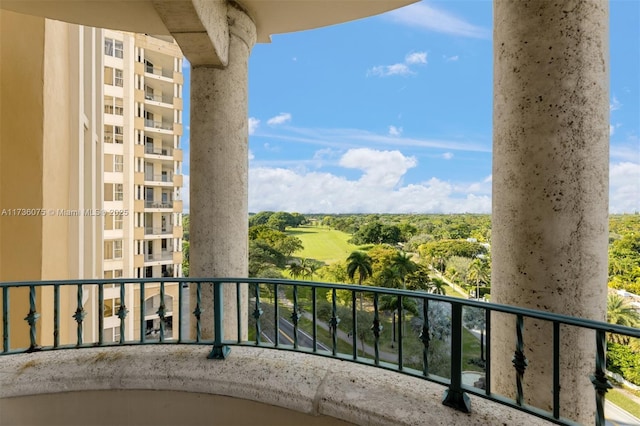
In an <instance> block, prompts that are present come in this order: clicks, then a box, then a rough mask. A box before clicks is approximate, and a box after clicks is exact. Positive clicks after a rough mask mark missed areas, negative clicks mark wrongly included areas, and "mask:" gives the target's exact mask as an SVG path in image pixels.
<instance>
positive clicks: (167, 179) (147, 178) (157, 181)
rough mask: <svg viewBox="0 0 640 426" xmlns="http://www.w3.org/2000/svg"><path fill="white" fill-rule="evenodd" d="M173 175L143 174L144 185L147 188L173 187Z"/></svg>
mask: <svg viewBox="0 0 640 426" xmlns="http://www.w3.org/2000/svg"><path fill="white" fill-rule="evenodd" d="M173 176H174V175H173V173H161V174H151V173H145V175H144V184H145V185H147V186H167V187H172V186H173Z"/></svg>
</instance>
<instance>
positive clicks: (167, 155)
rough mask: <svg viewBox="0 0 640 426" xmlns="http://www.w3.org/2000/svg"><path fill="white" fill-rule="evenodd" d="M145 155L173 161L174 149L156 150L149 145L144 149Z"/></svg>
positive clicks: (163, 148)
mask: <svg viewBox="0 0 640 426" xmlns="http://www.w3.org/2000/svg"><path fill="white" fill-rule="evenodd" d="M144 153H145V155H148V156H150V157H151V158H156V157H157V158H158V159H161V160H162V159H173V158H172V156H173V148H171V147H162V148H155V147H153V146H151V145H147V146H145V147H144Z"/></svg>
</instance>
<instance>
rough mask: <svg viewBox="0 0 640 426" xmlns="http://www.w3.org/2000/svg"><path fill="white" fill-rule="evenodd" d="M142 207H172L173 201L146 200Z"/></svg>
mask: <svg viewBox="0 0 640 426" xmlns="http://www.w3.org/2000/svg"><path fill="white" fill-rule="evenodd" d="M144 207H145V208H147V209H172V208H173V201H165V202H159V201H153V200H151V201H149V200H146V201H145V202H144Z"/></svg>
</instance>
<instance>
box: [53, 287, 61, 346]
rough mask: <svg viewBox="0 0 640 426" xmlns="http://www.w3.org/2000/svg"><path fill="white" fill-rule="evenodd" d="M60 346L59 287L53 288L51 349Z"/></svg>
mask: <svg viewBox="0 0 640 426" xmlns="http://www.w3.org/2000/svg"><path fill="white" fill-rule="evenodd" d="M58 346H60V286H59V285H54V286H53V347H54V349H55V348H57V347H58Z"/></svg>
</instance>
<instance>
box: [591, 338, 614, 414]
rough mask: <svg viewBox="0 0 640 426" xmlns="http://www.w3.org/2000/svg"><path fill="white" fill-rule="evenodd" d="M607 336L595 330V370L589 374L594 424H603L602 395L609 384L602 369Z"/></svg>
mask: <svg viewBox="0 0 640 426" xmlns="http://www.w3.org/2000/svg"><path fill="white" fill-rule="evenodd" d="M606 339H607V337H606V333H605V332H604V331H603V330H596V371H595V374H593V375H592V376H591V383H593V387H594V388H595V390H596V426H604V425H605V419H604V395H605V394H606V393H607V391H608V390H609V389H611V388H612V387H613V386H611V383H609V380H607V376H606V375H605V373H604V371H605V368H606V366H607V358H606V355H605V349H606V347H607V340H606Z"/></svg>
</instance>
